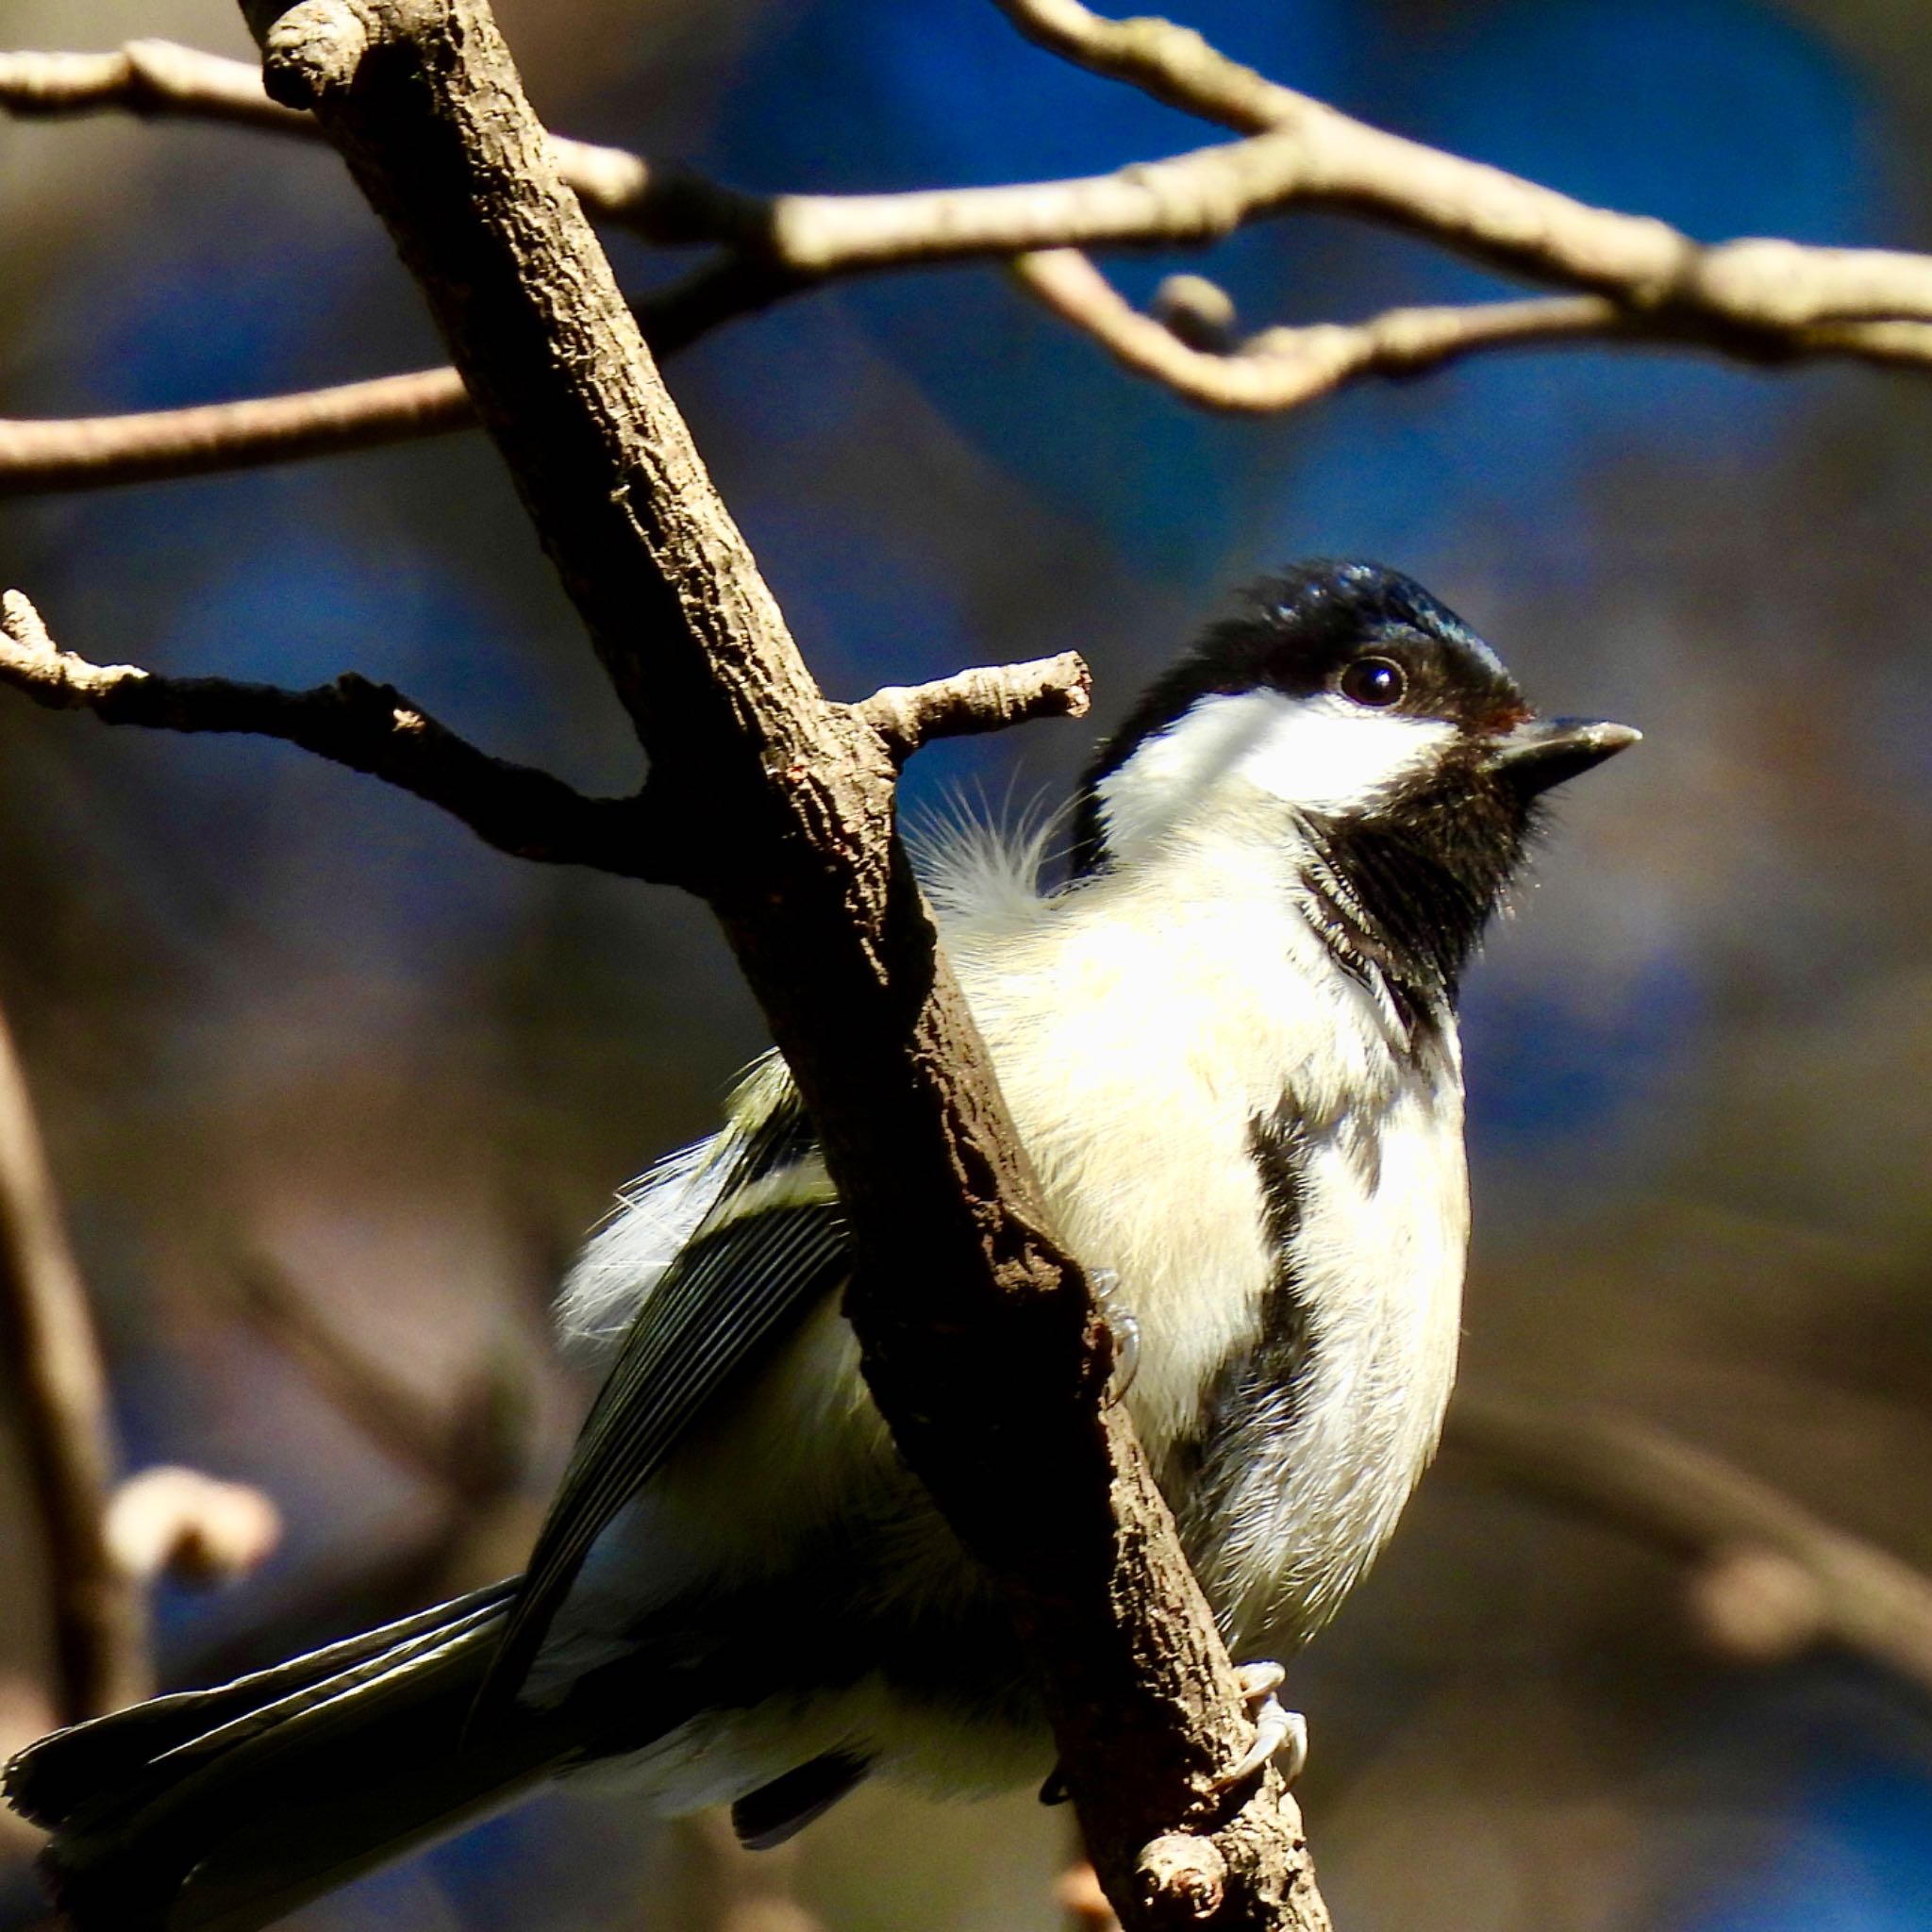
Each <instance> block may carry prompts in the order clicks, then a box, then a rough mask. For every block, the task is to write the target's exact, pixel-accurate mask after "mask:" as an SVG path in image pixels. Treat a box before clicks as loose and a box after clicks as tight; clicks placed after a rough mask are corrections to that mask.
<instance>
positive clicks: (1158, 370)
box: [1012, 248, 1932, 415]
mask: <svg viewBox="0 0 1932 1932" xmlns="http://www.w3.org/2000/svg"><path fill="white" fill-rule="evenodd" d="M1012 272H1013V277H1014V279H1015V281H1017V282H1018V284H1019V285H1020V287H1021V288H1023V289H1024V290H1025V291H1026V292H1027V293H1028V294H1030V295H1032V296H1033V297H1034V298H1035V299H1036V300H1037V301H1039V302H1040V303H1041V306H1042V307H1043V308H1047V309H1048V310H1049V311H1051V312H1052V313H1053V314H1054V315H1056V316H1058V318H1059V319H1060V320H1061V321H1062V322H1065V323H1068V324H1069V325H1072V326H1073V327H1074V328H1077V329H1079V330H1081V331H1082V332H1083V333H1085V334H1087V335H1089V336H1091V337H1092V338H1093V340H1094V341H1097V342H1098V343H1099V344H1100V345H1101V346H1102V347H1103V348H1104V349H1106V350H1107V352H1108V355H1110V356H1111V357H1112V358H1114V360H1115V361H1117V362H1118V363H1120V364H1121V366H1122V367H1123V368H1125V369H1130V370H1132V371H1133V372H1134V373H1135V374H1136V375H1147V376H1152V377H1153V378H1154V379H1155V380H1156V381H1158V382H1160V383H1163V384H1165V385H1166V387H1167V388H1169V389H1171V390H1173V391H1174V392H1175V393H1176V394H1177V395H1181V396H1185V397H1186V398H1187V399H1188V400H1189V401H1190V402H1192V403H1197V404H1199V405H1200V406H1201V407H1202V408H1208V409H1221V410H1226V411H1228V412H1230V413H1235V414H1244V415H1274V414H1278V413H1280V412H1281V411H1283V410H1287V409H1292V408H1298V407H1299V406H1300V405H1301V404H1303V403H1307V402H1312V401H1313V400H1314V399H1315V398H1316V397H1318V396H1324V395H1327V394H1329V393H1330V392H1331V391H1335V390H1338V389H1341V388H1343V387H1345V386H1346V385H1347V384H1349V383H1352V382H1358V381H1362V380H1365V379H1367V378H1369V377H1374V376H1384V377H1398V376H1407V375H1422V374H1423V373H1424V372H1425V371H1427V370H1431V369H1439V368H1442V367H1444V366H1445V365H1447V364H1448V363H1451V362H1457V361H1460V360H1461V359H1462V358H1464V357H1467V356H1473V355H1476V354H1478V353H1480V352H1482V351H1486V350H1494V349H1512V348H1514V349H1539V348H1564V347H1573V348H1574V347H1583V346H1587V345H1588V344H1591V343H1602V342H1614V343H1617V344H1620V345H1621V346H1624V347H1626V348H1641V347H1651V348H1660V349H1661V348H1671V349H1682V348H1707V349H1713V350H1718V351H1720V352H1722V353H1726V354H1728V355H1730V356H1731V357H1732V358H1734V359H1740V360H1748V361H1754V362H1790V361H1799V360H1805V359H1810V358H1824V357H1836V358H1847V359H1857V360H1860V361H1867V362H1879V363H1886V364H1890V365H1893V366H1899V367H1916V368H1919V369H1922V370H1923V369H1927V368H1932V323H1922V322H1848V323H1824V324H1820V325H1817V326H1815V327H1807V328H1802V329H1793V330H1791V331H1790V333H1789V334H1785V335H1781V336H1777V337H1764V338H1756V337H1754V338H1751V339H1749V340H1747V341H1734V340H1733V339H1732V336H1731V333H1730V332H1729V331H1727V330H1726V329H1724V327H1723V326H1722V325H1716V324H1712V323H1710V322H1708V321H1707V320H1703V319H1700V318H1699V317H1697V316H1694V315H1689V314H1686V313H1684V312H1682V311H1680V310H1674V309H1657V310H1641V309H1630V308H1623V307H1620V306H1619V305H1618V304H1617V303H1616V302H1614V301H1612V300H1611V299H1610V298H1609V297H1608V296H1607V295H1542V296H1528V297H1524V298H1522V299H1520V300H1517V301H1505V302H1474V303H1468V304H1463V305H1446V306H1441V307H1431V308H1390V309H1385V310H1384V311H1383V312H1382V313H1381V314H1379V315H1374V316H1371V317H1369V318H1368V319H1367V320H1366V321H1363V322H1358V323H1317V324H1313V325H1309V326H1307V327H1302V328H1270V329H1264V330H1262V331H1261V332H1260V333H1259V334H1258V335H1255V336H1251V337H1249V338H1248V339H1247V341H1243V342H1241V344H1240V345H1239V346H1237V347H1235V348H1233V349H1228V350H1221V349H1216V348H1204V347H1201V346H1199V345H1198V344H1196V343H1195V342H1192V341H1189V340H1188V339H1187V334H1186V333H1185V332H1184V329H1185V327H1186V325H1187V318H1186V317H1185V316H1175V317H1173V318H1162V317H1159V316H1156V315H1149V314H1146V313H1143V312H1142V311H1141V309H1138V308H1135V307H1134V306H1133V304H1132V303H1130V302H1129V301H1127V300H1126V298H1125V297H1124V296H1123V295H1122V294H1121V293H1120V292H1119V291H1117V290H1116V289H1115V288H1114V287H1113V285H1112V283H1110V282H1109V281H1108V279H1107V277H1106V276H1105V275H1102V274H1101V272H1100V270H1099V269H1098V268H1096V267H1095V266H1094V264H1093V263H1092V262H1091V260H1090V259H1089V258H1087V257H1086V256H1085V255H1083V254H1081V253H1080V251H1079V250H1078V249H1074V248H1056V249H1048V250H1043V251H1041V253H1038V254H1034V255H1023V256H1021V257H1019V258H1017V259H1016V260H1015V261H1014V263H1013V265H1012ZM1188 279H1189V280H1190V281H1193V280H1195V279H1196V278H1194V277H1189V278H1188Z"/></svg>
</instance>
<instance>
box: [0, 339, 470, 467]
mask: <svg viewBox="0 0 1932 1932" xmlns="http://www.w3.org/2000/svg"><path fill="white" fill-rule="evenodd" d="M475 421H476V412H475V408H473V407H472V406H471V403H470V398H469V397H468V395H466V394H465V393H464V391H463V385H462V382H461V380H460V379H459V378H458V375H457V373H456V371H455V370H454V369H419V370H415V371H413V372H412V373H410V374H409V375H379V376H376V377H375V379H374V380H373V381H369V382H345V383H341V384H340V385H338V386H337V387H335V388H331V389H313V390H304V391H301V392H300V393H298V394H294V395H282V396H250V397H247V398H246V399H244V400H243V401H241V402H235V403H203V404H199V405H197V406H195V407H193V408H185V409H150V410H143V411H142V412H141V413H139V414H136V415H125V416H78V417H70V418H68V419H66V420H64V421H59V420H52V419H49V420H45V421H40V422H36V421H33V420H30V419H23V418H19V417H14V418H0V497H4V496H25V495H30V494H33V493H35V492H37V491H49V490H89V489H98V488H102V487H104V486H106V485H109V484H118V483H144V482H153V481H157V480H158V479H160V478H162V477H166V476H199V475H207V474H208V473H209V472H211V471H221V470H245V469H251V468H254V467H256V466H258V465H259V464H263V463H287V462H293V461H295V460H297V459H298V458H302V457H314V456H328V455H332V454H334V453H336V452H338V451H341V450H352V449H367V448H371V447H373V446H375V445H377V444H380V443H389V442H400V441H407V440H408V439H410V438H414V437H424V436H441V435H442V434H444V433H445V432H447V431H449V430H452V429H467V428H469V427H471V426H472V425H474V424H475Z"/></svg>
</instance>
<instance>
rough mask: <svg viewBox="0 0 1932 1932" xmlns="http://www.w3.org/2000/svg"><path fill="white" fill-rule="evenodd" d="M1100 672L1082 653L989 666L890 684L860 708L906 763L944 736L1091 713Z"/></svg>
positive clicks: (895, 757) (897, 759) (896, 756)
mask: <svg viewBox="0 0 1932 1932" xmlns="http://www.w3.org/2000/svg"><path fill="white" fill-rule="evenodd" d="M1092 697H1093V676H1092V674H1091V672H1090V671H1089V670H1088V668H1087V665H1086V663H1085V661H1084V660H1083V659H1082V658H1081V657H1080V654H1079V653H1078V652H1077V651H1062V652H1061V653H1060V654H1059V655H1058V657H1056V658H1034V659H1033V660H1032V661H1031V662H1030V663H1025V664H989V665H985V666H982V667H980V668H978V669H975V670H972V671H960V672H956V673H955V674H954V675H952V676H951V677H941V678H938V679H936V680H935V681H934V682H933V683H931V684H912V685H907V684H889V685H887V686H886V687H885V689H884V690H882V691H874V693H873V694H872V696H871V697H869V698H866V699H864V700H863V701H862V702H860V703H859V704H858V705H857V706H855V707H854V708H855V709H856V710H857V711H858V715H859V716H860V717H861V718H863V719H864V720H865V722H866V723H867V724H870V725H871V726H872V728H873V729H874V731H876V732H877V733H878V735H879V736H880V737H881V738H882V739H884V740H885V741H886V749H887V750H888V751H889V752H891V756H892V758H893V761H894V762H895V763H897V764H904V763H905V762H906V760H907V759H908V758H910V757H911V756H912V754H913V753H914V752H916V751H917V750H918V749H919V747H920V746H921V745H923V744H929V743H930V742H931V741H933V740H934V739H936V738H966V737H970V736H973V735H974V734H975V733H978V732H984V731H1001V730H1004V729H1005V728H1006V727H1007V726H1008V724H1025V723H1027V722H1029V721H1030V720H1032V719H1035V718H1084V717H1085V716H1086V715H1087V709H1088V707H1089V705H1090V704H1091V702H1092Z"/></svg>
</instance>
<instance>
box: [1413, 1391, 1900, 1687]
mask: <svg viewBox="0 0 1932 1932" xmlns="http://www.w3.org/2000/svg"><path fill="white" fill-rule="evenodd" d="M1448 1441H1449V1442H1450V1443H1451V1444H1452V1445H1453V1446H1454V1447H1455V1448H1457V1449H1458V1450H1461V1451H1464V1452H1466V1453H1468V1454H1469V1455H1471V1456H1473V1457H1479V1458H1480V1459H1481V1460H1483V1461H1484V1462H1487V1463H1488V1464H1490V1465H1491V1467H1492V1468H1493V1469H1495V1470H1496V1471H1498V1472H1499V1473H1500V1474H1503V1475H1504V1476H1505V1477H1507V1480H1508V1481H1509V1482H1510V1483H1511V1485H1512V1486H1514V1487H1516V1488H1520V1489H1524V1490H1527V1491H1531V1492H1532V1493H1534V1494H1538V1495H1541V1496H1543V1497H1546V1498H1547V1499H1548V1500H1550V1501H1552V1502H1554V1503H1557V1504H1558V1505H1560V1506H1561V1507H1565V1508H1567V1509H1570V1510H1573V1511H1575V1512H1578V1513H1580V1514H1583V1515H1586V1516H1589V1517H1591V1518H1592V1519H1596V1520H1599V1521H1608V1522H1611V1523H1614V1524H1618V1525H1619V1526H1620V1527H1622V1528H1624V1529H1626V1530H1628V1531H1630V1532H1632V1533H1634V1534H1635V1535H1637V1536H1638V1537H1640V1538H1641V1539H1642V1540H1643V1541H1646V1542H1649V1543H1652V1544H1656V1545H1659V1546H1661V1547H1662V1548H1663V1549H1664V1550H1665V1551H1666V1552H1667V1553H1668V1554H1670V1555H1671V1556H1673V1557H1678V1558H1680V1559H1683V1560H1685V1561H1688V1562H1690V1563H1691V1564H1692V1565H1694V1566H1695V1569H1696V1577H1695V1586H1696V1587H1695V1590H1694V1592H1693V1602H1694V1603H1695V1604H1696V1605H1697V1606H1698V1607H1699V1608H1700V1610H1701V1612H1702V1613H1703V1615H1704V1619H1705V1622H1706V1624H1707V1627H1710V1628H1712V1630H1713V1634H1716V1635H1719V1636H1721V1637H1724V1638H1725V1639H1726V1640H1727V1641H1733V1642H1734V1643H1735V1644H1736V1646H1737V1647H1739V1648H1740V1649H1745V1650H1747V1651H1750V1652H1752V1653H1754V1654H1757V1655H1762V1656H1775V1655H1796V1654H1797V1653H1798V1652H1800V1651H1802V1650H1804V1649H1807V1648H1808V1647H1809V1646H1810V1645H1812V1644H1814V1643H1818V1642H1831V1643H1836V1644H1839V1645H1840V1646H1842V1647H1843V1648H1844V1649H1846V1650H1849V1651H1852V1652H1855V1653H1857V1655H1859V1656H1862V1657H1867V1658H1869V1659H1871V1660H1872V1661H1874V1662H1875V1663H1877V1664H1879V1665H1881V1666H1882V1667H1883V1668H1885V1669H1887V1670H1890V1671H1892V1672H1895V1673H1896V1674H1899V1675H1900V1676H1902V1677H1905V1678H1907V1679H1908V1680H1909V1681H1910V1682H1912V1683H1913V1684H1915V1685H1917V1686H1918V1687H1919V1688H1920V1689H1921V1690H1923V1691H1926V1692H1927V1693H1928V1694H1932V1576H1927V1575H1925V1574H1924V1573H1923V1572H1922V1571H1919V1570H1915V1569H1913V1568H1912V1566H1911V1565H1910V1564H1908V1563H1905V1562H1902V1561H1901V1560H1900V1559H1899V1558H1898V1557H1893V1556H1891V1555H1890V1554H1889V1553H1887V1552H1886V1551H1884V1550H1881V1549H1878V1548H1877V1547H1875V1546H1874V1544H1872V1543H1870V1542H1868V1541H1865V1540H1864V1539H1863V1538H1860V1537H1857V1536H1854V1535H1852V1534H1851V1533H1850V1532H1849V1531H1847V1530H1844V1529H1841V1528H1840V1527H1839V1526H1838V1525H1837V1524H1831V1523H1828V1522H1826V1521H1825V1520H1824V1518H1822V1517H1820V1516H1816V1515H1814V1514H1813V1513H1812V1512H1811V1511H1810V1510H1808V1509H1807V1508H1805V1507H1803V1506H1802V1505H1801V1504H1798V1503H1795V1502H1793V1501H1792V1500H1791V1499H1790V1497H1789V1496H1786V1495H1784V1494H1782V1493H1781V1492H1780V1491H1777V1490H1775V1489H1774V1488H1773V1487H1772V1486H1771V1485H1770V1484H1769V1483H1766V1482H1763V1481H1761V1480H1759V1479H1758V1478H1757V1477H1756V1476H1752V1475H1747V1474H1745V1473H1744V1472H1743V1471H1742V1470H1740V1469H1736V1468H1734V1467H1732V1466H1731V1465H1730V1464H1729V1463H1727V1462H1724V1460H1722V1459H1721V1458H1720V1457H1715V1456H1712V1455H1710V1454H1709V1453H1707V1451H1705V1450H1702V1449H1696V1448H1693V1447H1692V1446H1691V1444H1690V1443H1688V1442H1683V1441H1678V1440H1677V1439H1676V1438H1674V1437H1673V1436H1671V1435H1668V1434H1666V1433H1665V1432H1664V1431H1663V1430H1661V1429H1656V1428H1653V1427H1651V1426H1649V1425H1648V1424H1641V1423H1638V1422H1636V1421H1634V1420H1631V1419H1629V1418H1625V1417H1618V1416H1613V1415H1606V1414H1591V1413H1589V1412H1584V1413H1579V1412H1578V1411H1577V1410H1575V1409H1574V1408H1568V1407H1566V1408H1564V1409H1563V1410H1562V1411H1561V1412H1560V1413H1559V1412H1557V1411H1556V1410H1554V1409H1552V1410H1547V1411H1545V1410H1542V1409H1539V1408H1536V1407H1531V1406H1528V1405H1525V1404H1520V1403H1511V1402H1500V1401H1477V1400H1474V1399H1471V1398H1467V1397H1458V1398H1457V1404H1456V1407H1455V1408H1454V1409H1453V1410H1452V1412H1451V1425H1450V1430H1449V1436H1448Z"/></svg>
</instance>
